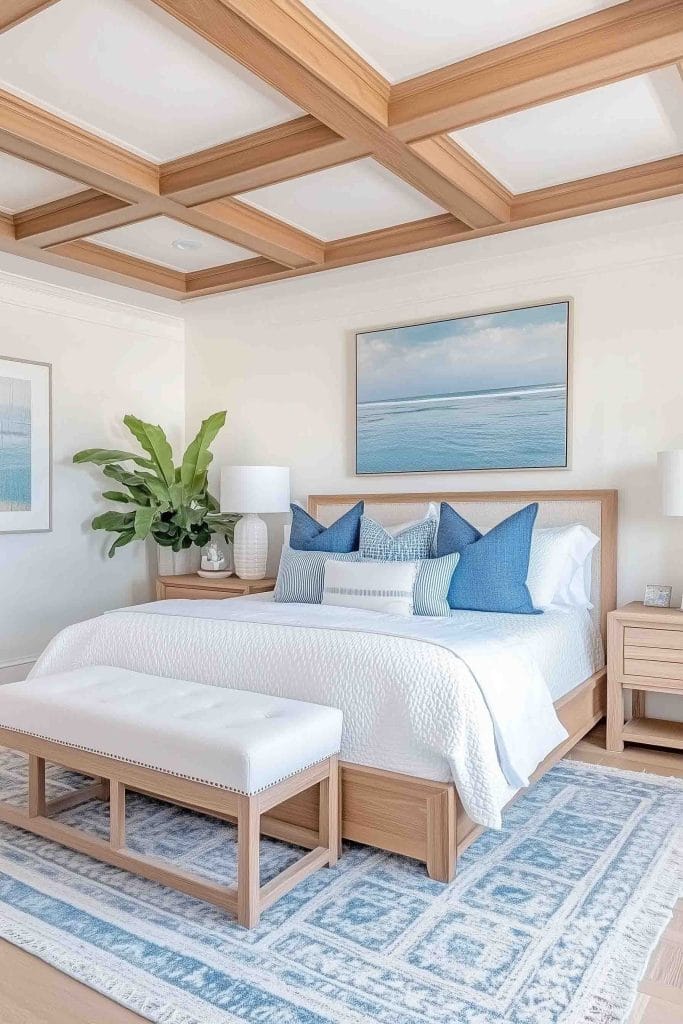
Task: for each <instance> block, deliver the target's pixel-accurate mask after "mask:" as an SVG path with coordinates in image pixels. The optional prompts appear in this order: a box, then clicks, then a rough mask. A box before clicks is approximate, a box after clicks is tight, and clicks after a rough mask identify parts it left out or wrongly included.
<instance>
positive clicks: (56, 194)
mask: <svg viewBox="0 0 683 1024" xmlns="http://www.w3.org/2000/svg"><path fill="white" fill-rule="evenodd" d="M84 188H85V185H82V184H81V183H80V182H78V181H72V180H71V178H63V177H62V175H61V174H54V172H53V171H46V170H44V169H43V168H42V167H37V166H36V165H35V164H29V163H27V162H26V161H25V160H18V159H17V158H16V157H14V156H10V155H9V154H8V153H0V210H2V211H3V213H20V212H21V211H22V210H28V209H30V208H31V207H32V206H41V205H42V204H43V203H51V202H52V201H53V200H54V199H64V197H65V196H72V195H74V194H75V193H76V192H82V191H83V189H84Z"/></svg>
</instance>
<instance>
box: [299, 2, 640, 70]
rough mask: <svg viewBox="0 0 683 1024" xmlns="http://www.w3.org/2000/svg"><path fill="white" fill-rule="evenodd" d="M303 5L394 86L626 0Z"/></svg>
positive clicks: (308, 3)
mask: <svg viewBox="0 0 683 1024" xmlns="http://www.w3.org/2000/svg"><path fill="white" fill-rule="evenodd" d="M303 2H304V3H305V4H306V6H307V7H308V8H309V9H310V10H311V11H313V13H314V14H317V16H318V17H319V18H320V19H321V20H322V21H324V22H326V23H327V24H328V25H329V27H330V28H331V29H333V30H334V31H335V32H337V34H338V35H340V36H341V37H342V38H343V39H345V40H346V41H347V42H348V43H349V44H350V45H351V46H352V47H353V48H354V49H355V50H357V51H358V52H360V53H361V54H362V55H363V56H364V57H365V59H366V60H367V61H368V62H369V63H370V64H372V65H373V66H374V67H375V68H376V69H377V70H378V71H379V72H380V73H381V74H383V75H384V76H385V77H386V78H388V79H389V81H390V82H400V81H402V80H403V79H404V78H412V77H413V76H414V75H421V74H423V73H424V72H425V71H431V70H433V69H434V68H439V67H443V66H444V65H445V64H453V63H454V62H455V61H458V60H464V59H465V57H472V56H474V54H476V53H483V52H484V51H485V50H491V49H493V48H494V47H496V46H502V45H503V44H504V43H511V42H513V41H514V40H515V39H522V38H523V37H524V36H530V35H533V34H534V33H535V32H542V31H543V30H544V29H547V28H553V27H554V26H555V25H560V24H562V23H563V22H565V21H573V20H574V19H575V18H581V17H583V16H584V15H586V14H593V13H594V12H595V11H601V10H603V9H604V8H606V7H613V6H615V4H617V3H619V2H620V0H542V2H539V0H428V2H427V3H419V2H417V0H372V2H371V3H368V0H303Z"/></svg>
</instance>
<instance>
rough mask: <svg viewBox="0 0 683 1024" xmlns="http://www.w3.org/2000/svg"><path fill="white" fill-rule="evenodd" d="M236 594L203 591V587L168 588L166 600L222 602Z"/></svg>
mask: <svg viewBox="0 0 683 1024" xmlns="http://www.w3.org/2000/svg"><path fill="white" fill-rule="evenodd" d="M234 596H235V595H234V594H224V593H221V592H220V591H219V590H210V589H209V588H208V587H207V589H206V590H202V589H201V587H169V586H167V587H166V600H181V599H185V600H190V601H220V600H222V599H223V598H225V597H234Z"/></svg>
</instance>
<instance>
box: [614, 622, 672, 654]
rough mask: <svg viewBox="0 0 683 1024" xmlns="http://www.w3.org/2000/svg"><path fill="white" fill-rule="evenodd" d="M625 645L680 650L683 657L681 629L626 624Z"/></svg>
mask: <svg viewBox="0 0 683 1024" xmlns="http://www.w3.org/2000/svg"><path fill="white" fill-rule="evenodd" d="M624 646H625V647H653V648H655V649H656V650H669V651H681V658H682V659H683V630H679V629H648V628H647V627H646V626H626V628H625V629H624Z"/></svg>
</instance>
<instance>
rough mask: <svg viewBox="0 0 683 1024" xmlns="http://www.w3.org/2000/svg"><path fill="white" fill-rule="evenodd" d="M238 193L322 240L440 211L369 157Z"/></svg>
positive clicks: (441, 211) (245, 199)
mask: <svg viewBox="0 0 683 1024" xmlns="http://www.w3.org/2000/svg"><path fill="white" fill-rule="evenodd" d="M239 198H240V199H243V200H244V201H245V202H247V203H251V205H252V206H255V207H257V208H258V209H259V210H263V212H264V213H269V214H271V215H272V216H273V217H277V218H279V219H280V220H284V221H287V222H288V223H289V224H292V225H294V226H295V227H297V228H301V229H302V230H303V231H307V232H308V233H309V234H311V235H315V237H316V238H322V239H323V240H324V241H331V240H332V239H335V238H344V237H346V236H347V235H359V234H362V233H363V232H365V231H376V230H378V229H379V228H387V227H391V226H392V225H394V224H403V223H404V222H405V221H410V220H420V219H421V218H422V217H433V216H434V215H435V214H439V213H443V212H444V211H443V209H442V208H441V207H440V206H437V204H436V203H433V202H432V201H431V199H428V198H427V197H426V196H423V195H422V193H421V192H417V191H416V190H415V189H414V188H412V187H411V186H410V185H407V184H406V183H405V182H404V181H401V179H400V178H397V177H395V176H394V175H393V174H392V173H391V172H390V171H387V170H386V169H385V168H384V167H381V166H380V165H379V164H376V163H375V162H374V160H371V159H369V158H368V159H365V160H356V161H355V162H354V163H349V164H342V165H341V166H340V167H329V168H327V169H326V170H324V171H315V172H314V173H313V174H306V175H304V176H303V177H301V178H292V179H291V180H290V181H282V182H278V184H277V185H266V187H265V188H257V189H254V190H253V191H251V192H244V193H243V194H242V195H241V196H240V197H239Z"/></svg>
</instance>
